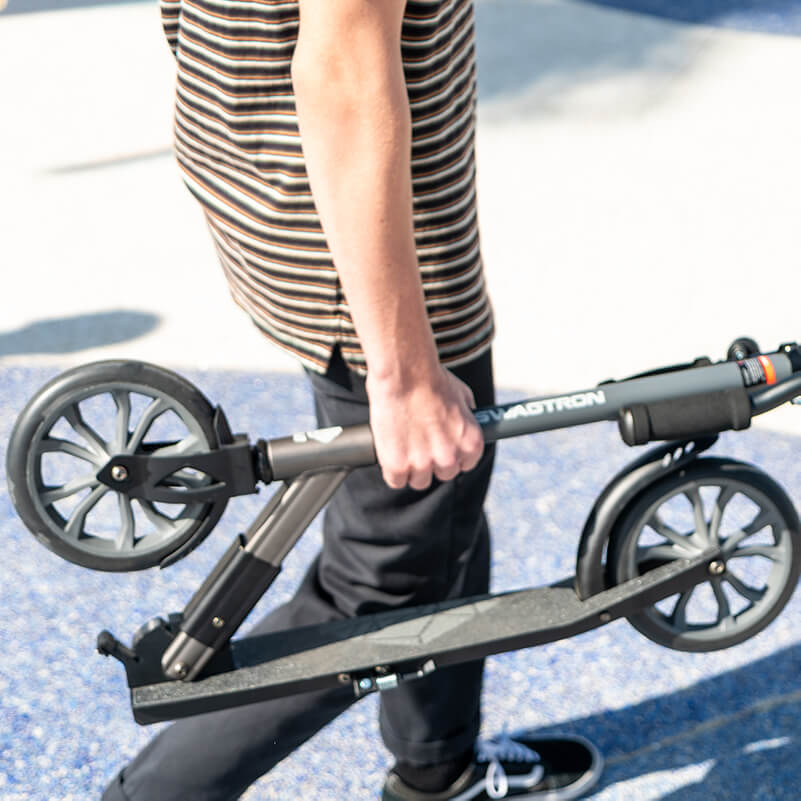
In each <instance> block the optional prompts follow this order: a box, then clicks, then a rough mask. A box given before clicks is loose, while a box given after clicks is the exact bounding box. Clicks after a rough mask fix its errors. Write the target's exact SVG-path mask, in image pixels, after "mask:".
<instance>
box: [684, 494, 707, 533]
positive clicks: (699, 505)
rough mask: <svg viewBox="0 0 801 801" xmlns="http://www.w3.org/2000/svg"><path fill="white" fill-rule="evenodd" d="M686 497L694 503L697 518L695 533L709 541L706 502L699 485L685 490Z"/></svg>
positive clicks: (694, 515)
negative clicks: (705, 510) (705, 511)
mask: <svg viewBox="0 0 801 801" xmlns="http://www.w3.org/2000/svg"><path fill="white" fill-rule="evenodd" d="M684 497H685V498H687V500H688V501H689V502H690V503H691V504H692V507H693V517H694V518H695V532H694V533H695V534H696V535H697V537H698V538H699V539H701V540H703V541H704V543H709V526H708V524H707V522H706V515H705V514H704V502H703V500H702V499H701V493H700V492H699V491H698V487H690V488H689V489H687V490H685V491H684Z"/></svg>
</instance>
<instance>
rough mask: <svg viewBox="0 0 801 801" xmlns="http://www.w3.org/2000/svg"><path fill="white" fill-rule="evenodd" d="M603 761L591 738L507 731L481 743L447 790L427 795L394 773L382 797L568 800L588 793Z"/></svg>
mask: <svg viewBox="0 0 801 801" xmlns="http://www.w3.org/2000/svg"><path fill="white" fill-rule="evenodd" d="M602 769H603V759H602V757H601V754H600V752H599V751H598V749H597V748H596V747H595V746H594V745H593V744H592V743H591V742H589V740H585V739H584V738H583V737H577V736H575V735H565V736H561V737H556V736H554V737H549V736H543V735H539V736H537V735H536V734H535V733H534V732H530V733H529V732H525V731H520V732H515V733H513V734H507V733H506V732H504V733H503V734H501V735H500V736H498V737H494V738H493V739H492V740H487V741H479V743H478V744H477V746H476V756H475V759H474V760H473V762H472V763H471V764H470V765H469V766H468V767H467V769H466V770H465V772H464V773H463V774H462V775H461V776H460V777H459V778H458V779H456V781H455V782H454V783H453V784H452V785H451V786H450V787H448V788H447V789H445V790H443V791H441V792H438V793H425V792H421V791H420V790H415V789H414V788H413V787H409V785H408V784H406V783H405V782H404V781H403V779H401V777H400V776H398V775H397V773H394V772H393V771H390V773H389V776H387V781H386V783H385V784H384V792H383V795H382V796H381V798H382V801H489V800H490V799H499V798H515V799H521V801H522V799H526V798H530V799H532V801H570V799H573V798H580V797H581V796H582V795H584V794H585V793H587V792H588V791H589V790H590V789H591V788H592V787H594V786H595V784H596V783H597V782H598V779H599V778H600V776H601V770H602Z"/></svg>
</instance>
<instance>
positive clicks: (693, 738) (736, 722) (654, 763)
mask: <svg viewBox="0 0 801 801" xmlns="http://www.w3.org/2000/svg"><path fill="white" fill-rule="evenodd" d="M699 658H703V656H699ZM799 675H801V645H793V646H790V647H787V648H785V649H783V650H780V651H777V652H776V653H775V654H772V655H771V656H769V657H766V658H764V659H760V660H757V661H755V662H752V663H750V664H748V665H746V666H744V667H742V668H739V669H736V670H732V671H730V672H728V673H723V674H721V675H718V676H714V677H712V678H709V679H705V680H703V681H700V682H698V683H697V684H695V685H693V686H692V687H689V688H688V689H686V690H681V691H678V692H675V693H670V694H668V695H662V696H659V697H656V698H652V699H649V700H647V701H643V702H642V703H639V704H636V705H633V706H629V707H626V708H624V709H618V710H610V711H605V712H603V713H601V714H598V715H593V716H589V717H586V718H581V719H576V720H572V721H569V722H568V723H566V724H564V723H563V724H560V725H559V726H558V727H554V730H558V731H561V732H564V731H572V732H575V733H580V734H585V735H587V736H589V737H590V738H591V739H593V740H594V741H595V742H596V743H597V744H598V745H599V747H600V749H601V751H602V752H603V753H604V755H605V757H606V759H607V767H606V770H605V772H604V776H603V779H602V785H601V788H609V789H610V790H611V789H612V786H614V785H618V789H620V785H621V784H624V783H626V782H629V781H631V780H634V779H637V780H638V781H637V793H638V794H637V797H638V798H640V797H643V798H646V797H647V798H648V799H659V801H708V799H726V801H753V799H778V798H786V797H787V796H786V795H785V793H786V790H787V788H788V787H797V786H798V785H799V783H801V764H799V762H798V758H797V753H798V744H799V742H801V715H800V714H799V713H801V682H799V681H798V677H799ZM546 731H547V730H546ZM643 743H647V744H648V745H646V746H643ZM666 774H671V775H672V776H673V779H674V780H673V781H672V782H671V785H672V786H673V787H675V785H676V782H675V778H676V776H677V774H678V775H679V776H681V777H682V778H683V780H685V781H686V784H684V786H682V787H680V788H678V789H674V790H672V791H670V792H668V793H667V794H664V795H662V794H660V793H659V787H660V785H661V786H662V787H664V784H665V781H664V777H665V775H666ZM649 777H650V779H649ZM643 791H644V792H645V795H642V796H640V795H639V793H640V792H643ZM599 796H600V797H601V798H603V797H605V794H604V793H603V792H602V791H601V793H599ZM615 797H617V796H615Z"/></svg>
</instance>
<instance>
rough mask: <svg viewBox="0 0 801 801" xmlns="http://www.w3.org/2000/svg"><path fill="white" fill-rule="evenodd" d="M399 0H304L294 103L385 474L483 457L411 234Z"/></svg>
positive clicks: (394, 482)
mask: <svg viewBox="0 0 801 801" xmlns="http://www.w3.org/2000/svg"><path fill="white" fill-rule="evenodd" d="M405 5H406V4H405V2H401V0H335V2H332V0H300V32H299V35H298V43H297V47H296V48H295V54H294V57H293V61H292V82H293V86H294V90H295V105H296V108H297V114H298V125H299V128H300V133H301V137H302V145H303V153H304V157H305V163H306V168H307V172H308V176H309V183H310V185H311V189H312V194H313V196H314V202H315V206H316V208H317V211H318V213H319V215H320V221H321V223H322V226H323V230H324V231H325V234H326V239H327V241H328V246H329V248H330V250H331V255H332V257H333V260H334V265H335V267H336V270H337V273H338V275H339V278H340V280H341V282H342V287H343V289H344V293H345V297H346V298H347V303H348V311H349V312H350V314H351V317H352V319H353V324H354V327H355V328H356V331H357V333H358V335H359V340H360V342H361V345H362V349H363V351H364V356H365V361H366V362H367V373H368V378H367V392H368V396H369V401H370V419H371V425H372V429H373V435H374V437H375V442H376V454H377V456H378V460H379V463H380V465H381V468H382V470H383V473H384V478H385V479H386V481H387V483H388V484H389V485H390V486H391V487H394V488H400V487H404V486H406V485H407V484H408V485H409V486H411V487H413V488H414V489H425V488H426V487H427V486H428V485H429V484H430V483H431V478H432V476H436V477H437V478H439V479H442V480H444V481H447V480H449V479H451V478H453V477H454V476H456V475H457V474H458V473H459V472H460V471H463V470H470V469H471V468H473V467H474V466H475V465H476V463H477V462H478V460H479V458H480V456H481V453H482V449H483V440H482V437H481V431H480V429H479V427H478V425H477V423H476V421H475V418H474V417H473V415H472V414H471V413H470V407H471V406H472V403H473V401H472V395H471V393H470V390H469V389H468V388H467V387H466V386H465V385H464V384H463V383H462V382H461V381H459V380H457V379H456V378H455V377H454V376H453V375H452V374H451V373H448V372H447V371H446V370H444V369H443V368H442V367H441V366H440V364H439V358H438V355H437V348H436V345H435V342H434V336H433V333H432V331H431V325H430V323H429V320H428V314H427V310H426V304H425V297H424V291H423V284H422V278H421V275H420V269H419V266H418V262H417V251H416V245H415V236H414V221H413V204H412V172H411V149H412V148H411V141H412V126H411V110H410V108H409V98H408V93H407V89H406V81H405V78H404V71H403V63H402V58H401V28H402V22H403V12H404V8H405Z"/></svg>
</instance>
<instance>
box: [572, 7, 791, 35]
mask: <svg viewBox="0 0 801 801" xmlns="http://www.w3.org/2000/svg"><path fill="white" fill-rule="evenodd" d="M582 1H583V2H586V3H591V4H593V5H599V6H608V7H609V8H619V9H623V10H626V11H633V12H635V13H639V14H651V15H653V16H657V17H663V18H665V19H671V20H676V21H677V22H690V23H695V24H702V25H724V26H727V27H732V28H740V29H744V30H756V31H764V32H766V33H784V34H793V35H796V36H798V35H801V0H582Z"/></svg>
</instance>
